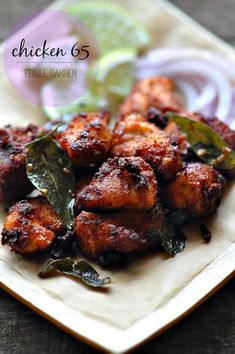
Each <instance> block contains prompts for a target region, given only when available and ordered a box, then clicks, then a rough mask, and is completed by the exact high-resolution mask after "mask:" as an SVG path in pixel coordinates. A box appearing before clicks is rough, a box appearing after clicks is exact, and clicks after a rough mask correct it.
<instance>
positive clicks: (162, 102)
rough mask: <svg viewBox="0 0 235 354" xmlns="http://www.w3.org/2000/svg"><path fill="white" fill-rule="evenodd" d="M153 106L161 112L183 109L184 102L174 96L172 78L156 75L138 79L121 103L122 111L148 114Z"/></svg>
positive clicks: (124, 112)
mask: <svg viewBox="0 0 235 354" xmlns="http://www.w3.org/2000/svg"><path fill="white" fill-rule="evenodd" d="M151 108H157V109H158V110H159V111H160V112H166V111H173V112H178V111H179V110H181V109H182V103H181V102H180V100H179V99H178V98H177V97H176V96H174V85H173V81H172V80H170V79H168V78H166V77H157V76H155V77H151V78H147V79H143V80H140V81H138V82H137V83H136V84H135V86H134V88H133V90H132V92H131V94H130V95H129V96H128V97H127V98H126V100H125V101H124V102H123V104H122V105H121V108H120V113H121V114H130V113H134V112H138V113H141V114H143V115H145V116H147V115H148V111H149V109H151Z"/></svg>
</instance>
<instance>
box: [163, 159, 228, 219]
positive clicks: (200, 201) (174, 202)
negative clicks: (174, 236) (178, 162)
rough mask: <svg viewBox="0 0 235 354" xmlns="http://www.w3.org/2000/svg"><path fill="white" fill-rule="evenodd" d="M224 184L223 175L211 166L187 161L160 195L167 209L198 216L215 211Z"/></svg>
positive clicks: (191, 216)
mask: <svg viewBox="0 0 235 354" xmlns="http://www.w3.org/2000/svg"><path fill="white" fill-rule="evenodd" d="M224 186H225V179H224V177H223V176H222V175H221V174H220V173H219V172H218V171H216V170H215V169H214V168H213V167H211V166H208V165H204V164H203V163H199V162H195V163H188V164H186V165H185V168H184V169H183V170H182V171H181V172H179V173H178V174H177V176H176V178H175V180H174V181H173V182H172V183H171V184H169V185H168V186H167V187H166V188H165V189H164V190H163V193H162V195H163V200H164V204H165V205H166V206H167V207H168V208H169V209H171V210H175V209H179V210H182V211H183V212H184V213H185V215H186V216H187V217H188V218H199V217H201V216H205V215H208V214H211V213H213V212H215V211H216V209H217V208H218V206H219V204H220V200H221V196H222V191H223V188H224Z"/></svg>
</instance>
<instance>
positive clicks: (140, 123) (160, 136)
mask: <svg viewBox="0 0 235 354" xmlns="http://www.w3.org/2000/svg"><path fill="white" fill-rule="evenodd" d="M111 154H112V156H140V157H142V158H143V159H144V160H145V161H146V162H148V163H149V164H150V165H151V166H152V168H153V169H154V171H155V172H156V174H157V176H158V177H160V178H161V179H163V180H165V181H170V180H172V179H173V178H174V177H175V175H176V173H177V172H178V171H180V170H181V168H182V160H181V157H180V153H179V149H178V146H177V143H175V141H173V140H171V139H170V137H169V136H168V135H167V134H166V133H165V132H163V131H162V130H161V129H159V128H158V127H156V126H155V125H154V124H153V123H150V122H148V121H147V120H146V119H145V118H144V117H143V116H142V115H140V114H138V113H133V114H130V115H126V116H122V117H121V118H120V119H119V121H118V122H117V123H116V127H115V130H114V133H113V138H112V146H111Z"/></svg>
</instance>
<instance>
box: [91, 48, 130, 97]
mask: <svg viewBox="0 0 235 354" xmlns="http://www.w3.org/2000/svg"><path fill="white" fill-rule="evenodd" d="M135 59H136V51H135V50H132V49H117V50H114V51H112V52H109V53H107V54H104V55H103V56H102V57H101V58H100V59H98V60H97V61H96V62H94V63H93V64H91V66H90V68H89V69H88V74H87V79H88V82H90V85H91V87H95V89H96V90H97V91H98V92H101V93H103V94H104V95H105V94H107V93H108V94H110V93H111V94H114V95H117V96H121V97H124V96H126V95H128V94H129V92H130V90H131V88H132V86H133V83H134V60H135Z"/></svg>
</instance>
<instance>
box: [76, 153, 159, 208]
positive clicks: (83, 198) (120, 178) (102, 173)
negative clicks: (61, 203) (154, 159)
mask: <svg viewBox="0 0 235 354" xmlns="http://www.w3.org/2000/svg"><path fill="white" fill-rule="evenodd" d="M156 199H157V181H156V178H155V175H154V172H153V170H152V168H151V166H150V165H149V164H148V163H146V162H145V161H144V160H143V159H141V158H140V157H115V158H113V159H108V160H107V161H106V162H104V163H103V165H102V166H101V167H100V169H99V171H98V172H97V173H96V174H95V176H94V178H93V179H92V181H91V183H90V184H89V185H88V186H86V187H85V188H84V189H83V190H82V192H81V193H79V194H78V195H77V198H76V206H77V208H81V209H83V210H84V209H85V210H88V211H94V210H107V209H108V210H109V209H151V208H152V207H153V206H154V204H155V203H156Z"/></svg>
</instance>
